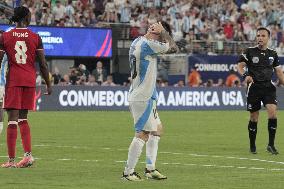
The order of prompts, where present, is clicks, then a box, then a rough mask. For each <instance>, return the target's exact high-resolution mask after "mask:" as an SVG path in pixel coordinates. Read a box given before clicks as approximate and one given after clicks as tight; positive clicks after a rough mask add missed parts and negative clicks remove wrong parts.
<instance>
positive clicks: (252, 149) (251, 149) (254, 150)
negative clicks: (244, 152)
mask: <svg viewBox="0 0 284 189" xmlns="http://www.w3.org/2000/svg"><path fill="white" fill-rule="evenodd" d="M250 153H251V154H257V152H256V147H255V146H254V147H250Z"/></svg>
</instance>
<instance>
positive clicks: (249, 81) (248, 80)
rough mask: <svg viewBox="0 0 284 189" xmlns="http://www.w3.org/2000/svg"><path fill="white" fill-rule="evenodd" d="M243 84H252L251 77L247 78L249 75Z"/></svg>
mask: <svg viewBox="0 0 284 189" xmlns="http://www.w3.org/2000/svg"><path fill="white" fill-rule="evenodd" d="M245 82H246V83H248V84H249V83H253V79H252V77H251V76H249V75H248V76H246V78H245Z"/></svg>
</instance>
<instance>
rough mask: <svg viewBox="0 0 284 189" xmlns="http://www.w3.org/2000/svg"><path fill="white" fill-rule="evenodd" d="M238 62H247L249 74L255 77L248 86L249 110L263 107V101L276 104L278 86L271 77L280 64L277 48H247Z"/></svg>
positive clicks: (264, 103) (253, 110)
mask: <svg viewBox="0 0 284 189" xmlns="http://www.w3.org/2000/svg"><path fill="white" fill-rule="evenodd" d="M238 62H245V63H246V66H247V69H248V70H247V74H248V75H249V76H251V77H252V78H253V83H250V84H249V85H248V87H247V93H246V95H247V110H248V111H250V112H255V111H258V110H260V109H261V102H262V103H263V105H264V106H265V105H266V104H276V105H277V100H276V87H275V86H274V85H273V83H272V81H271V79H272V75H273V72H274V68H275V67H277V66H280V65H279V58H278V55H277V53H276V51H275V50H272V49H269V48H267V49H266V50H261V49H259V48H258V47H250V48H247V49H246V51H245V52H244V53H243V54H242V55H241V56H240V58H239V61H238Z"/></svg>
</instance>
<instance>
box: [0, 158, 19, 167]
mask: <svg viewBox="0 0 284 189" xmlns="http://www.w3.org/2000/svg"><path fill="white" fill-rule="evenodd" d="M1 167H2V168H16V167H17V166H16V163H15V160H14V159H13V160H10V159H9V160H8V161H7V162H6V163H3V164H2V165H1Z"/></svg>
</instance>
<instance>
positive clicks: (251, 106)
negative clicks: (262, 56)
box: [246, 82, 277, 112]
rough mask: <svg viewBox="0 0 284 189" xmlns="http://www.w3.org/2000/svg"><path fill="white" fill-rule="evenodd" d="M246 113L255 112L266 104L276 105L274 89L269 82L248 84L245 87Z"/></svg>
mask: <svg viewBox="0 0 284 189" xmlns="http://www.w3.org/2000/svg"><path fill="white" fill-rule="evenodd" d="M246 96H247V111H250V112H255V111H258V110H260V109H261V102H262V103H263V106H266V104H275V105H277V99H276V87H275V86H274V85H273V84H272V83H271V82H260V83H250V84H249V85H248V87H247V93H246Z"/></svg>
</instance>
